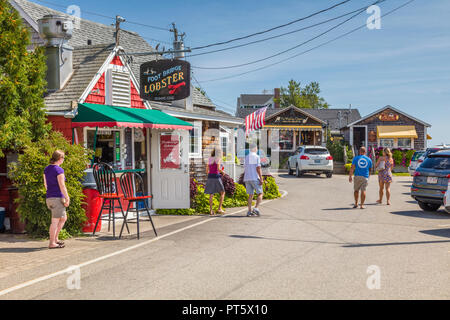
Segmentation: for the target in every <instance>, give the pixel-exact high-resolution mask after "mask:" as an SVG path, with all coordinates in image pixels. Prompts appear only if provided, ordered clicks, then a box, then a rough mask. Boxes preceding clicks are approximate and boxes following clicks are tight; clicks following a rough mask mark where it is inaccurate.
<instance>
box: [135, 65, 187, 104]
mask: <svg viewBox="0 0 450 320" xmlns="http://www.w3.org/2000/svg"><path fill="white" fill-rule="evenodd" d="M140 75H141V94H140V96H141V98H142V99H144V100H149V101H161V102H168V101H176V100H182V99H185V98H187V97H189V95H190V94H191V65H190V64H189V62H186V61H182V60H155V61H150V62H146V63H143V64H142V65H141V70H140Z"/></svg>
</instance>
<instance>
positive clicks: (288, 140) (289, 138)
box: [280, 130, 294, 150]
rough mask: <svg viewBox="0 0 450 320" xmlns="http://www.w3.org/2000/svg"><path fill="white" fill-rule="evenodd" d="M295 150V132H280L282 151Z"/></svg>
mask: <svg viewBox="0 0 450 320" xmlns="http://www.w3.org/2000/svg"><path fill="white" fill-rule="evenodd" d="M293 148H294V131H291V130H280V150H292V149H293Z"/></svg>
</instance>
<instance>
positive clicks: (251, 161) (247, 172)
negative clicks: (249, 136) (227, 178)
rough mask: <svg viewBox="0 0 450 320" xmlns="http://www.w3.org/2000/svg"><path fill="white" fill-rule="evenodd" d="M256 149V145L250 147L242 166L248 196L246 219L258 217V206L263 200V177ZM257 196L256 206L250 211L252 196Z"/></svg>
mask: <svg viewBox="0 0 450 320" xmlns="http://www.w3.org/2000/svg"><path fill="white" fill-rule="evenodd" d="M257 151H258V147H257V146H256V144H251V145H250V152H249V154H248V155H247V156H246V157H245V165H244V183H245V188H246V190H247V194H248V212H247V217H251V216H258V217H259V216H260V215H261V212H260V211H259V205H260V204H261V202H262V199H263V188H262V184H263V181H264V180H263V177H262V171H261V159H260V157H259V156H258V154H257ZM255 192H256V194H257V195H258V198H257V200H256V206H255V208H254V209H253V210H252V202H253V196H254V194H255Z"/></svg>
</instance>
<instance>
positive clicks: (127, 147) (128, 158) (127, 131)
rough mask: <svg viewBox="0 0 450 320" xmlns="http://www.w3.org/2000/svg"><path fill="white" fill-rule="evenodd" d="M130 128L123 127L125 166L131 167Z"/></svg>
mask: <svg viewBox="0 0 450 320" xmlns="http://www.w3.org/2000/svg"><path fill="white" fill-rule="evenodd" d="M131 135H132V130H131V128H126V129H125V141H124V143H125V145H124V149H125V150H124V158H125V168H127V169H131V168H132V167H133V154H132V151H133V150H132V145H131V144H132V141H131V138H132V137H131Z"/></svg>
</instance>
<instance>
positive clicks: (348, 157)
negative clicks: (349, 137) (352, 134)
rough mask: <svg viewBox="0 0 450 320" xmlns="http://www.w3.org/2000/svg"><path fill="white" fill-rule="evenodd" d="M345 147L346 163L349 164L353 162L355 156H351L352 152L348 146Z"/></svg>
mask: <svg viewBox="0 0 450 320" xmlns="http://www.w3.org/2000/svg"><path fill="white" fill-rule="evenodd" d="M345 147H346V148H347V163H350V164H351V163H352V162H353V158H354V157H355V155H354V154H353V150H352V148H351V147H350V146H348V145H347V146H345ZM349 172H350V170H349Z"/></svg>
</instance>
